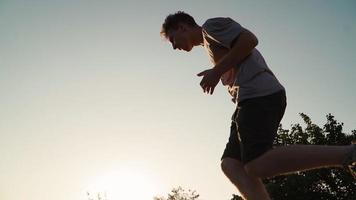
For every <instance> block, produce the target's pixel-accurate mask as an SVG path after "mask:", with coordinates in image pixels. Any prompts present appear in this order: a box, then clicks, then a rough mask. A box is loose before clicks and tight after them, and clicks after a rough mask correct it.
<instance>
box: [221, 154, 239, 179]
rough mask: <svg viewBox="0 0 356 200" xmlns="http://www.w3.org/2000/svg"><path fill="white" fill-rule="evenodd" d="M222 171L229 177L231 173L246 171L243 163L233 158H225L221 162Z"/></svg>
mask: <svg viewBox="0 0 356 200" xmlns="http://www.w3.org/2000/svg"><path fill="white" fill-rule="evenodd" d="M220 166H221V170H222V171H223V172H224V174H226V175H227V176H229V174H231V172H233V171H236V170H244V167H243V164H242V162H241V161H239V160H236V159H233V158H224V159H223V160H222V161H221V164H220Z"/></svg>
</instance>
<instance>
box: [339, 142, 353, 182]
mask: <svg viewBox="0 0 356 200" xmlns="http://www.w3.org/2000/svg"><path fill="white" fill-rule="evenodd" d="M342 165H343V166H344V168H345V169H346V171H348V172H350V173H351V175H352V176H353V177H354V179H356V170H355V168H356V144H355V143H353V144H352V145H351V150H350V151H349V152H347V154H346V158H345V159H344V162H343V163H342Z"/></svg>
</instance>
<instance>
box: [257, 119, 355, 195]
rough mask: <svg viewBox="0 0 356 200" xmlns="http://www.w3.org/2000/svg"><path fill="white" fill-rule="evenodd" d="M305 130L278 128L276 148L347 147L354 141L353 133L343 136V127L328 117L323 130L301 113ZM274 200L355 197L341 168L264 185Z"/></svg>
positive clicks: (351, 183)
mask: <svg viewBox="0 0 356 200" xmlns="http://www.w3.org/2000/svg"><path fill="white" fill-rule="evenodd" d="M300 116H301V117H302V118H303V121H304V122H305V124H306V128H304V129H303V128H302V126H301V125H300V124H294V125H292V127H291V130H290V131H289V130H284V129H283V128H282V126H280V127H279V130H278V135H277V138H276V140H275V145H276V146H282V145H290V144H318V145H349V144H350V143H351V142H352V141H355V140H356V130H353V131H351V134H348V135H347V134H345V133H343V130H342V127H343V123H339V122H337V121H336V120H335V119H334V116H332V115H331V114H328V115H327V116H326V119H327V122H326V124H325V125H324V127H323V128H320V127H319V126H317V125H315V124H313V123H312V121H311V119H310V118H309V117H308V116H307V115H306V114H304V113H300ZM263 182H264V183H265V185H266V188H267V190H268V192H269V193H270V196H271V198H272V199H274V200H284V199H288V200H299V199H300V200H302V199H303V200H312V199H313V200H314V199H320V200H323V199H335V200H348V199H350V200H351V199H355V197H356V182H355V181H354V179H353V177H352V176H351V175H350V174H349V173H348V172H347V171H345V170H344V169H342V168H336V167H334V168H322V169H315V170H309V171H302V172H298V173H295V174H289V175H281V176H277V177H273V178H269V179H265V180H264V181H263Z"/></svg>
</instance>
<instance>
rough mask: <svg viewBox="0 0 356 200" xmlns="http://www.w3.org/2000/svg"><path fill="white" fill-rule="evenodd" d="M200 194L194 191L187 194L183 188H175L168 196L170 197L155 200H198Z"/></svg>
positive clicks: (155, 199) (155, 198)
mask: <svg viewBox="0 0 356 200" xmlns="http://www.w3.org/2000/svg"><path fill="white" fill-rule="evenodd" d="M198 197H199V194H198V193H197V192H196V191H195V190H194V191H192V190H188V191H187V192H186V191H185V190H184V189H183V188H182V187H177V188H173V189H172V191H171V192H170V193H169V194H168V197H167V198H165V197H154V198H153V199H154V200H195V199H198Z"/></svg>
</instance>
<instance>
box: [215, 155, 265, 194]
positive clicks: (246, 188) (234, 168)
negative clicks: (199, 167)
mask: <svg viewBox="0 0 356 200" xmlns="http://www.w3.org/2000/svg"><path fill="white" fill-rule="evenodd" d="M221 168H222V171H223V172H224V174H225V175H226V176H227V178H229V180H230V181H231V182H232V183H233V184H234V185H235V186H236V187H237V189H238V190H239V192H240V193H241V195H242V196H243V198H244V199H248V200H269V199H270V198H269V195H268V193H267V191H266V188H265V187H264V185H263V183H262V181H261V179H260V178H258V177H255V176H251V175H249V174H248V173H247V172H246V171H245V169H244V166H243V164H242V163H241V162H240V161H238V160H236V159H233V158H224V159H222V162H221Z"/></svg>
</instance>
